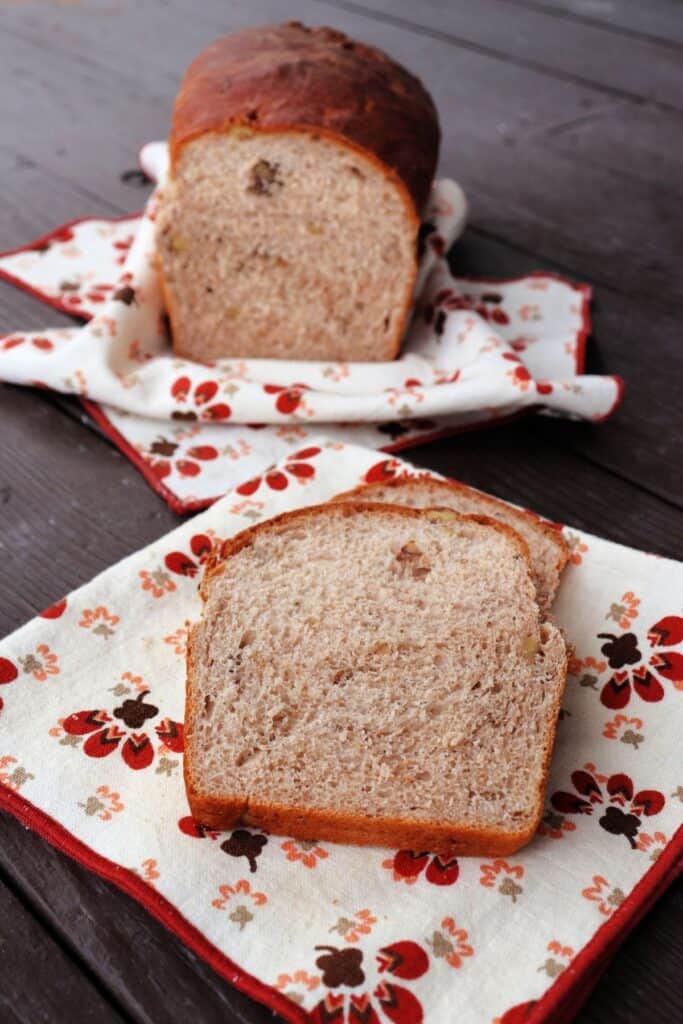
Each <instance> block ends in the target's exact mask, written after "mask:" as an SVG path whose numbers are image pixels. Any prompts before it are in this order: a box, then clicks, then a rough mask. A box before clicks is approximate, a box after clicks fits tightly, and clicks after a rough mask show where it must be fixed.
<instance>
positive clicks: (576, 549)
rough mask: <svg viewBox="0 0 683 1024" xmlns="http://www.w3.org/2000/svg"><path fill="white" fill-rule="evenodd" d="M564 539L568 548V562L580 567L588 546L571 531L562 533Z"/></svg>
mask: <svg viewBox="0 0 683 1024" xmlns="http://www.w3.org/2000/svg"><path fill="white" fill-rule="evenodd" d="M564 539H565V540H566V542H567V545H568V546H569V551H570V555H569V561H570V562H571V563H572V565H581V563H582V561H583V555H585V554H586V552H587V551H588V545H587V544H584V542H583V541H582V540H581V538H580V537H579V535H578V533H574V532H573V531H572V530H565V531H564Z"/></svg>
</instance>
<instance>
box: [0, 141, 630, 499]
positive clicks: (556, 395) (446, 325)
mask: <svg viewBox="0 0 683 1024" xmlns="http://www.w3.org/2000/svg"><path fill="white" fill-rule="evenodd" d="M141 160H142V165H143V167H145V169H146V170H147V171H148V172H149V174H150V175H152V176H153V177H154V178H156V179H157V180H161V181H162V182H163V179H164V176H165V173H166V163H167V150H166V146H165V144H163V143H151V144H150V145H148V146H146V147H144V149H143V151H142V154H141ZM157 197H158V193H155V194H154V195H153V196H152V198H151V199H150V201H149V203H148V205H147V208H146V210H145V212H144V213H143V214H142V215H140V216H135V217H126V218H123V219H119V220H93V219H87V220H82V221H78V222H74V223H73V224H70V225H65V226H64V227H61V228H58V229H57V230H56V231H54V232H52V233H51V234H49V235H46V236H44V237H43V238H41V239H39V240H38V241H36V242H33V243H31V244H30V245H28V246H24V247H22V248H21V249H19V250H15V251H13V252H9V253H5V254H4V255H2V256H0V277H3V278H5V279H6V280H7V281H10V282H11V283H14V284H16V285H17V286H19V287H22V288H25V289H27V290H28V291H30V292H31V293H32V294H34V295H36V296H37V297H38V298H42V299H43V300H44V301H45V302H47V303H49V304H51V305H53V306H55V307H56V308H58V309H60V310H62V311H64V312H67V313H70V314H73V315H75V316H78V317H80V318H82V319H87V320H88V323H87V324H86V325H85V326H81V327H67V328H46V329H45V330H41V331H33V332H15V333H12V334H10V335H7V336H5V337H4V338H2V339H0V380H5V381H10V382H12V383H15V384H36V383H37V384H40V385H42V386H44V387H48V388H52V389H54V390H56V391H62V392H69V393H75V394H78V395H81V396H82V397H83V398H84V399H85V400H86V402H87V405H88V408H89V410H90V412H91V413H92V414H93V416H94V417H95V418H96V419H97V420H98V422H99V423H100V424H101V425H102V426H103V428H104V429H105V430H106V431H107V432H108V433H109V434H110V436H111V437H113V439H114V440H115V441H116V442H117V443H118V444H119V445H120V447H121V448H122V449H123V451H124V452H125V453H126V454H127V455H128V456H129V457H130V458H131V459H133V461H134V462H135V464H136V465H137V466H138V468H140V469H141V470H142V472H143V473H144V474H145V476H146V477H147V479H148V480H149V481H150V482H151V483H153V485H154V486H155V487H156V488H157V490H159V491H160V492H161V493H162V494H163V495H164V497H165V498H166V499H167V500H168V501H169V503H170V504H171V505H172V506H173V507H174V508H177V509H178V510H189V509H195V508H199V507H203V506H206V505H208V504H210V503H211V502H212V501H213V500H215V499H216V498H217V497H218V496H220V495H221V494H224V493H225V491H226V490H227V489H228V488H229V487H230V486H232V485H233V484H234V483H236V482H238V481H239V480H243V479H244V478H245V477H246V476H248V475H250V474H252V473H254V472H256V471H257V470H259V469H262V468H264V467H265V466H267V465H269V464H271V463H272V462H274V461H275V460H276V459H278V458H280V457H281V456H282V455H284V454H285V453H286V452H287V451H291V450H293V449H294V448H295V447H296V446H300V445H301V444H302V443H303V442H304V441H305V440H306V438H307V437H309V436H310V434H311V432H312V431H317V430H320V424H321V423H325V424H326V428H325V430H326V434H327V435H328V436H329V437H332V438H335V439H336V440H340V441H351V442H354V443H360V444H365V445H368V446H370V447H373V448H381V449H382V450H385V451H387V450H389V451H394V450H397V449H399V448H401V447H406V446H407V445H412V444H417V443H421V442H423V441H425V440H429V439H432V438H434V437H437V436H443V435H444V434H447V433H452V432H454V431H457V430H463V429H467V428H469V427H471V426H473V425H479V424H481V425H483V424H486V423H490V422H492V421H495V420H499V419H501V418H504V417H508V416H511V415H514V414H518V413H521V412H523V411H525V410H529V409H533V408H540V407H542V408H544V409H545V410H547V411H548V412H551V413H554V414H556V415H564V416H573V417H578V418H584V419H589V420H593V421H599V420H603V419H605V418H606V417H607V416H609V415H610V414H611V412H612V411H613V410H614V408H615V407H616V405H617V404H618V401H619V398H620V395H621V382H620V381H619V380H618V379H617V378H614V377H609V376H604V377H603V376H590V375H585V374H584V373H583V365H584V345H585V340H586V336H587V334H588V331H589V326H590V325H589V315H588V306H589V301H590V290H589V288H588V287H587V286H585V285H576V284H572V283H571V282H569V281H565V280H563V279H561V278H558V277H556V276H554V275H552V274H545V273H537V274H531V275H529V276H527V277H524V278H520V279H518V280H512V281H492V280H485V279H481V278H479V279H477V280H469V279H466V278H455V277H453V276H452V275H451V273H450V271H449V268H448V264H447V263H446V260H445V259H444V258H443V254H444V253H445V251H446V250H447V249H448V248H449V247H450V245H451V243H452V242H453V241H454V240H455V239H456V238H457V237H458V235H459V234H460V233H461V231H462V230H463V228H464V224H465V219H466V201H465V197H464V195H463V193H462V190H461V189H460V188H459V187H458V185H456V184H455V182H453V181H448V180H441V181H437V182H436V183H435V185H434V188H433V190H432V195H431V199H430V202H429V205H428V209H427V212H426V217H425V221H424V223H423V227H422V231H421V236H420V242H421V248H422V257H421V263H420V270H419V277H418V284H417V288H416V294H415V300H414V304H413V305H414V315H413V318H412V323H411V326H410V328H409V330H408V333H407V336H406V339H405V343H404V346H403V350H402V354H401V356H400V358H399V359H397V360H394V361H393V362H389V363H325V362H313V361H310V362H297V361H293V360H292V361H289V360H268V359H244V360H223V361H219V362H216V363H211V364H209V363H196V362H191V361H189V360H185V359H177V358H175V357H174V356H173V354H172V352H171V349H170V346H169V343H168V337H167V329H166V322H165V317H164V315H163V314H164V310H163V306H162V301H161V294H160V290H159V287H158V282H157V277H156V273H155V270H154V266H153V260H154V224H153V222H154V217H155V209H156V205H157Z"/></svg>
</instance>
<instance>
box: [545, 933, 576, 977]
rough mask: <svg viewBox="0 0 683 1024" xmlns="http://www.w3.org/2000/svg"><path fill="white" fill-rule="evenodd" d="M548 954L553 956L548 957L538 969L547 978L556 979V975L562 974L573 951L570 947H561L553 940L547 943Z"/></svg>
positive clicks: (559, 943) (560, 944)
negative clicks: (543, 972)
mask: <svg viewBox="0 0 683 1024" xmlns="http://www.w3.org/2000/svg"><path fill="white" fill-rule="evenodd" d="M548 952H549V953H553V954H554V956H551V957H548V958H547V959H546V960H545V961H544V962H543V963H542V964H541V966H540V967H539V968H538V969H539V971H545V973H546V974H547V975H548V977H549V978H556V977H557V976H558V974H562V971H563V970H564V969H565V967H566V966H567V964H568V963H569V962H570V960H571V959H572V957H573V956H574V950H573V949H572V947H571V946H563V945H562V943H561V942H558V941H557V939H553V940H552V941H551V942H549V943H548ZM563 961H564V962H563Z"/></svg>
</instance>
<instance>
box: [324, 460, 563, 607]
mask: <svg viewBox="0 0 683 1024" xmlns="http://www.w3.org/2000/svg"><path fill="white" fill-rule="evenodd" d="M333 500H334V501H380V502H389V503H390V504H396V505H407V506H409V507H410V508H429V507H432V508H439V507H441V508H451V509H453V510H454V511H455V512H461V513H464V514H466V515H469V514H473V513H474V514H480V515H486V516H491V518H492V519H496V520H497V521H498V522H501V523H506V524H507V525H508V526H511V527H512V528H513V530H515V531H516V532H517V533H518V534H519V535H520V537H522V538H523V539H524V540H525V541H526V543H527V545H528V547H529V554H530V555H531V571H532V576H533V580H534V583H535V585H536V595H537V598H538V603H539V604H540V606H541V608H542V609H544V610H547V609H549V608H550V606H551V605H552V603H553V600H554V598H555V594H556V593H557V588H558V586H559V585H560V574H561V572H562V570H563V569H564V567H565V566H566V564H567V560H568V558H569V548H568V547H567V542H566V541H565V539H564V537H563V536H562V534H561V533H560V532H559V530H556V529H555V528H554V527H553V526H550V524H549V523H545V522H543V520H542V519H539V518H538V517H537V516H535V515H533V514H532V513H531V512H524V511H522V509H518V508H514V507H513V506H512V505H508V504H507V502H505V501H500V500H499V499H498V498H494V497H492V496H491V495H490V494H482V492H481V491H477V490H475V489H474V488H473V487H468V486H467V484H461V483H459V482H457V481H455V480H430V479H424V478H420V477H397V478H396V479H394V480H389V481H387V482H385V483H376V484H364V485H362V486H361V487H357V488H355V489H354V490H353V491H346V492H345V493H344V494H340V495H338V496H337V497H336V498H334V499H333Z"/></svg>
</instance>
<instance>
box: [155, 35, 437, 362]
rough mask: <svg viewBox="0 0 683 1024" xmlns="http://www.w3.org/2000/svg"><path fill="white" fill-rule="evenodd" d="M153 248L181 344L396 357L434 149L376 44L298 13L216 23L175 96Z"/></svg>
mask: <svg viewBox="0 0 683 1024" xmlns="http://www.w3.org/2000/svg"><path fill="white" fill-rule="evenodd" d="M169 141H170V156H171V168H170V177H169V181H168V183H167V185H166V186H165V187H164V189H163V190H162V195H161V199H160V204H159V211H158V216H157V249H158V257H159V269H160V275H161V282H162V287H163V291H164V295H165V300H166V306H167V309H168V313H169V316H170V321H171V327H172V334H173V346H174V349H175V351H176V352H177V353H179V354H180V355H183V356H188V357H189V358H191V359H200V360H206V359H217V358H220V357H228V356H242V357H247V356H251V357H259V356H262V357H268V358H288V359H331V360H382V359H393V357H394V356H395V355H396V352H397V351H398V348H399V345H400V343H401V338H402V335H403V331H404V328H405V326H406V318H407V315H408V311H409V307H410V302H411V298H412V290H413V286H414V282H415V276H416V271H417V237H418V229H419V225H420V216H421V213H422V208H423V206H424V204H425V200H426V198H427V196H428V194H429V189H430V186H431V184H432V178H433V176H434V170H435V168H436V161H437V154H438V149H439V125H438V119H437V114H436V110H435V107H434V104H433V102H432V100H431V98H430V96H429V94H428V93H427V91H426V90H425V88H424V87H423V85H422V84H421V82H420V81H419V80H418V79H417V78H415V77H414V76H413V75H411V74H410V73H409V72H408V71H406V70H405V68H403V67H401V66H400V65H399V64H397V63H396V62H395V61H393V60H391V59H390V58H389V57H387V56H386V54H384V53H381V52H380V51H379V50H376V49H374V48H373V47H370V46H365V45H363V44H362V43H358V42H355V41H354V40H351V39H348V38H347V37H346V36H345V35H344V34H343V33H342V32H337V31H335V30H333V29H329V28H314V29H309V28H306V27H305V26H303V25H300V24H298V23H295V22H292V23H289V24H286V25H266V26H263V27H261V28H249V29H246V30H244V31H242V32H236V33H233V34H232V35H229V36H226V37H225V38H223V39H219V40H218V41H217V42H215V43H213V44H212V45H211V46H209V47H208V48H207V49H206V50H204V52H203V53H201V54H200V55H199V56H198V57H197V59H196V60H195V61H194V62H193V63H192V65H191V66H190V67H189V69H188V71H187V74H186V75H185V78H184V80H183V85H182V88H181V90H180V92H179V94H178V97H177V99H176V103H175V107H174V111H173V125H172V130H171V136H170V140H169Z"/></svg>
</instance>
